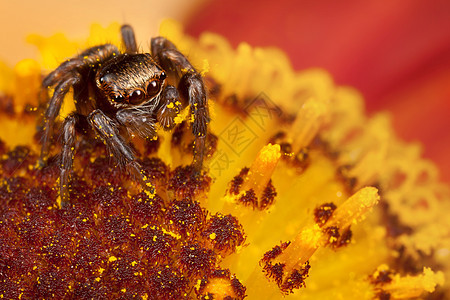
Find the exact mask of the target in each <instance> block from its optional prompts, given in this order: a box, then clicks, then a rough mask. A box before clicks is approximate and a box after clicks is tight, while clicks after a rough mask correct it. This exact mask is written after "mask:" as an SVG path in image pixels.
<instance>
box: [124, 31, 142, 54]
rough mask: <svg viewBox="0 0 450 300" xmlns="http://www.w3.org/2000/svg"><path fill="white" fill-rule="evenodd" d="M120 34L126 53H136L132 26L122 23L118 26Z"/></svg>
mask: <svg viewBox="0 0 450 300" xmlns="http://www.w3.org/2000/svg"><path fill="white" fill-rule="evenodd" d="M120 32H121V34H122V41H123V43H124V44H125V51H126V53H137V52H138V49H137V43H136V38H135V36H134V31H133V28H132V27H131V26H130V25H123V26H122V27H121V28H120Z"/></svg>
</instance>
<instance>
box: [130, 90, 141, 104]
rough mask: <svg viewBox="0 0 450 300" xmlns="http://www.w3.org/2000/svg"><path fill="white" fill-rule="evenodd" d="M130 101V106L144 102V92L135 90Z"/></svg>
mask: <svg viewBox="0 0 450 300" xmlns="http://www.w3.org/2000/svg"><path fill="white" fill-rule="evenodd" d="M128 99H129V101H130V104H139V103H141V102H142V99H144V92H143V91H141V90H134V91H132V92H131V94H130V97H129V98H128Z"/></svg>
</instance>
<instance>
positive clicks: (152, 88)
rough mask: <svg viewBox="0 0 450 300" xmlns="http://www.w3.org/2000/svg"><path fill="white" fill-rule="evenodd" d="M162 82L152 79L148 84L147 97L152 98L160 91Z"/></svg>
mask: <svg viewBox="0 0 450 300" xmlns="http://www.w3.org/2000/svg"><path fill="white" fill-rule="evenodd" d="M160 88H161V83H159V81H158V80H152V81H150V82H149V83H148V86H147V97H149V98H151V97H153V96H155V95H157V94H158V93H159V90H160Z"/></svg>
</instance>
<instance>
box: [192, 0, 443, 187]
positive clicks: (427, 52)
mask: <svg viewBox="0 0 450 300" xmlns="http://www.w3.org/2000/svg"><path fill="white" fill-rule="evenodd" d="M237 7H238V8H239V9H237ZM449 12H450V3H449V2H448V1H445V0H437V1H433V2H432V3H430V2H424V1H420V0H419V1H409V2H408V3H407V5H406V3H404V2H389V3H386V2H381V1H376V0H375V1H365V2H364V3H361V2H359V1H340V2H339V3H338V2H336V1H332V0H317V1H314V2H311V1H293V0H285V1H282V2H274V1H268V0H262V1H258V4H257V5H255V3H253V2H251V1H248V2H246V3H242V2H240V1H209V2H207V3H205V5H204V6H203V8H202V9H201V10H199V11H198V12H197V13H196V15H195V17H192V18H191V19H190V21H189V22H187V24H186V31H187V33H189V34H193V35H194V36H197V35H199V34H200V33H202V32H204V31H205V30H206V31H213V32H216V33H219V34H221V35H223V36H225V37H226V38H227V39H228V40H229V41H230V43H231V44H232V45H233V46H236V45H237V44H238V43H240V42H242V41H244V42H246V43H249V44H250V45H252V46H277V47H280V48H281V49H283V50H284V51H285V52H286V53H287V54H288V56H289V58H290V60H291V62H292V64H293V66H294V69H296V70H302V69H305V68H311V67H320V68H324V69H326V70H327V71H328V72H329V73H330V74H331V75H332V76H333V79H334V80H335V81H336V82H338V83H339V84H345V85H351V86H353V87H356V88H357V89H358V90H359V91H360V92H361V93H362V94H363V95H364V98H365V105H366V107H367V109H368V112H369V113H374V112H377V111H379V110H387V111H390V112H391V113H392V115H393V116H395V117H394V118H393V120H392V122H393V126H394V128H395V130H396V132H397V134H398V135H399V136H400V137H401V138H402V139H405V140H408V141H415V140H419V141H420V142H421V143H422V144H423V145H424V150H423V151H424V155H425V157H427V158H430V159H433V161H434V162H435V163H436V164H437V165H438V167H439V169H440V174H441V177H442V179H444V180H446V181H447V183H449V182H450V160H448V155H447V149H448V148H449V145H450V136H449V135H448V132H447V128H449V127H450V123H449V122H450V118H449V113H448V112H449V111H450V110H449V108H450V107H449V103H450V102H449V101H448V100H449V96H448V95H449V94H450V90H449V85H448V84H447V83H448V81H449V76H450V75H449V71H448V70H449V69H450V55H449V53H450V51H449V49H450V33H449V31H448V30H447V28H448V27H449V26H450V15H449Z"/></svg>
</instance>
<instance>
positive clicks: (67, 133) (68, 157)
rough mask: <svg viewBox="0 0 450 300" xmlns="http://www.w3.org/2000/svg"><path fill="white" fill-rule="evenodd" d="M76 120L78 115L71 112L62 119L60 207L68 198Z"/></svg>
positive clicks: (64, 204) (65, 204)
mask: <svg viewBox="0 0 450 300" xmlns="http://www.w3.org/2000/svg"><path fill="white" fill-rule="evenodd" d="M77 122H78V115H77V114H76V113H71V114H70V115H69V116H67V117H66V118H65V119H64V123H63V129H62V150H61V164H60V176H59V191H60V192H59V194H60V198H61V207H65V206H67V204H68V200H69V174H70V171H71V170H72V165H73V157H74V154H75V139H76V131H75V126H76V124H77Z"/></svg>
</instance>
